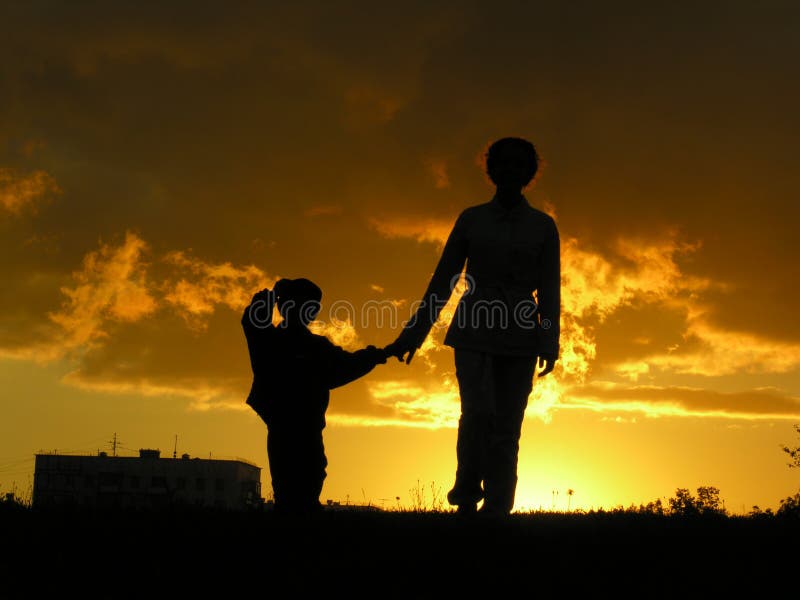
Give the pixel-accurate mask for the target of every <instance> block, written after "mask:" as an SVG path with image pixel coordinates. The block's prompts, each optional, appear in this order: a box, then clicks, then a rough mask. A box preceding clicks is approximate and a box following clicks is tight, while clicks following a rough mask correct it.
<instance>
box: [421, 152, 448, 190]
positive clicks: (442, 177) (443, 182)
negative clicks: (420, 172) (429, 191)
mask: <svg viewBox="0 0 800 600" xmlns="http://www.w3.org/2000/svg"><path fill="white" fill-rule="evenodd" d="M426 167H427V169H428V172H429V173H430V174H431V176H432V177H433V185H434V187H435V188H436V189H437V190H444V189H447V188H449V187H450V177H449V176H448V174H447V162H446V161H444V160H442V159H431V160H429V161H427V163H426Z"/></svg>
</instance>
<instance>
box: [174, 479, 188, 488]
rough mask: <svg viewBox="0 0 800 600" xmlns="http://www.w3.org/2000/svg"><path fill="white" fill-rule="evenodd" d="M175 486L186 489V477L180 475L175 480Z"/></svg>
mask: <svg viewBox="0 0 800 600" xmlns="http://www.w3.org/2000/svg"><path fill="white" fill-rule="evenodd" d="M175 488H176V489H178V490H185V489H186V478H185V477H178V480H177V481H176V482H175Z"/></svg>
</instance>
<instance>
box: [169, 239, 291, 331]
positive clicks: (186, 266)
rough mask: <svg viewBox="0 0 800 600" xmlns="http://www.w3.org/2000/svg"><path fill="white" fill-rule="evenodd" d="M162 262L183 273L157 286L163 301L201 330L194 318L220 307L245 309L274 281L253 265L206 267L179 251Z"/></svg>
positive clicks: (172, 253) (201, 324)
mask: <svg viewBox="0 0 800 600" xmlns="http://www.w3.org/2000/svg"><path fill="white" fill-rule="evenodd" d="M163 260H164V262H165V263H167V264H168V265H171V266H173V267H175V268H176V269H177V270H178V271H179V272H182V273H183V275H170V276H169V277H168V278H167V279H166V280H165V281H164V282H162V283H161V284H160V286H159V288H160V289H161V290H162V291H163V292H164V301H165V302H166V303H167V304H169V305H171V306H173V307H174V308H177V309H180V310H179V314H180V315H181V316H182V317H183V318H184V319H185V320H186V322H187V323H188V324H190V325H191V326H192V327H193V328H197V329H201V330H202V329H204V328H205V326H206V324H205V322H204V321H202V320H198V319H197V317H199V316H203V315H209V314H211V313H213V312H214V310H215V309H216V307H217V306H218V305H220V304H221V305H224V306H227V307H229V308H231V309H232V310H240V309H242V308H244V307H245V306H247V303H248V302H249V301H250V298H251V297H252V296H253V294H254V293H255V292H256V291H258V290H259V289H263V288H266V287H270V288H271V287H272V286H273V285H274V284H275V281H276V278H274V277H269V276H267V275H266V274H265V273H264V272H263V271H262V270H261V269H259V268H258V267H256V266H254V265H247V266H244V267H236V266H234V265H232V264H231V263H230V262H223V263H209V262H206V261H203V260H201V259H199V258H195V257H192V256H190V255H189V254H188V253H187V252H184V251H183V250H175V251H172V252H168V253H167V254H165V255H164V257H163ZM176 277H177V280H176Z"/></svg>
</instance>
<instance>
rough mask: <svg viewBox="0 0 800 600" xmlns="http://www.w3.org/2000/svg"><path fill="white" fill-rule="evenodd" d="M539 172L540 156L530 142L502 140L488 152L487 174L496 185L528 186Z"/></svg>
mask: <svg viewBox="0 0 800 600" xmlns="http://www.w3.org/2000/svg"><path fill="white" fill-rule="evenodd" d="M538 170H539V155H538V153H537V152H536V148H535V147H534V145H533V144H531V143H530V142H529V141H528V140H524V139H522V138H516V137H507V138H502V139H499V140H497V141H496V142H494V143H493V144H492V145H491V146H489V150H488V151H487V152H486V174H487V175H488V176H489V179H491V180H492V182H493V183H494V184H495V185H498V186H499V185H505V186H509V185H510V186H517V185H518V186H519V187H520V188H524V187H525V186H526V185H528V184H529V183H530V182H531V180H532V179H533V178H534V176H535V175H536V172H537V171H538Z"/></svg>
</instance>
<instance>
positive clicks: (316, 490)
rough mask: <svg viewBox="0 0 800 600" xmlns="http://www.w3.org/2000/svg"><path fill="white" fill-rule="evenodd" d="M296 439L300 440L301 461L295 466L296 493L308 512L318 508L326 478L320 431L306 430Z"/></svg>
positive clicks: (325, 460)
mask: <svg viewBox="0 0 800 600" xmlns="http://www.w3.org/2000/svg"><path fill="white" fill-rule="evenodd" d="M298 439H299V440H302V447H301V448H300V449H298V454H300V455H301V456H302V459H301V460H300V461H299V462H298V464H297V465H296V467H297V471H296V475H297V476H298V491H299V493H300V494H301V495H302V501H301V502H302V504H303V505H304V506H305V507H307V508H308V509H309V510H315V509H317V508H319V497H320V494H321V493H322V486H323V483H324V482H325V477H326V476H327V473H326V472H325V467H327V466H328V460H327V458H326V457H325V447H324V445H323V442H322V430H321V429H319V428H313V429H306V430H304V431H303V432H302V434H301V435H299V436H298Z"/></svg>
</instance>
